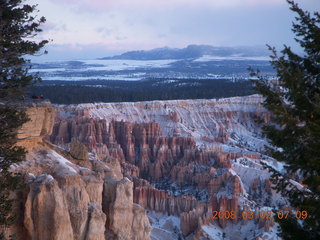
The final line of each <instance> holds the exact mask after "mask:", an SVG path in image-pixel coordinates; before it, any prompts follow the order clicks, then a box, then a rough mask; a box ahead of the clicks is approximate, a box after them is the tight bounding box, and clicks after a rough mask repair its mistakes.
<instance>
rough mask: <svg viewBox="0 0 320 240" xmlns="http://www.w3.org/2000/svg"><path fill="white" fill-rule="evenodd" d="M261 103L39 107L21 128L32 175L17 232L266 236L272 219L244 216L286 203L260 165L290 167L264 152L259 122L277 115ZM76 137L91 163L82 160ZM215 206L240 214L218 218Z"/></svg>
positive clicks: (33, 235)
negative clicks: (257, 119) (73, 146)
mask: <svg viewBox="0 0 320 240" xmlns="http://www.w3.org/2000/svg"><path fill="white" fill-rule="evenodd" d="M261 101H262V99H261V97H260V96H258V95H253V96H248V97H236V98H229V99H220V100H176V101H152V102H138V103H110V104H82V105H70V106H55V107H52V106H51V105H46V106H42V105H40V106H33V107H32V108H30V109H29V110H28V113H29V115H30V118H31V122H29V123H27V125H24V126H23V127H22V129H21V131H20V134H19V138H20V139H21V140H20V142H19V144H20V145H23V146H26V147H27V148H28V150H29V153H28V155H27V160H26V161H24V162H23V163H21V164H20V165H19V166H13V171H17V172H22V173H27V177H26V181H27V189H26V190H25V191H23V192H19V193H17V195H18V196H20V197H19V199H20V202H19V204H18V205H17V209H19V210H17V212H19V214H20V219H22V220H21V221H20V222H19V223H17V224H16V225H15V226H14V227H13V228H11V230H10V231H11V232H15V233H16V236H17V239H41V240H42V239H81V240H82V239H98V240H99V239H137V240H138V239H150V232H151V237H152V238H153V239H178V238H186V239H215V237H216V236H213V235H212V234H213V233H217V231H218V232H219V231H220V233H221V234H222V232H224V233H226V239H232V236H233V235H234V234H236V235H237V234H238V235H237V236H240V237H243V238H244V237H245V236H247V235H246V234H249V235H250V234H251V232H255V237H259V236H260V237H263V236H264V234H265V233H266V232H268V231H271V232H272V231H273V226H274V224H273V221H272V219H268V220H266V219H261V218H259V216H255V218H254V219H242V218H241V216H242V213H243V212H244V211H253V212H259V211H260V209H263V210H265V209H268V207H272V206H275V205H276V204H278V203H280V202H281V201H283V199H281V198H280V197H279V196H278V195H276V194H275V193H274V192H273V190H272V189H271V184H270V182H269V180H268V179H269V173H268V172H267V171H266V170H265V169H264V168H263V167H262V165H261V164H260V161H261V160H262V161H264V162H266V163H267V164H270V165H273V166H275V167H279V168H280V167H281V166H280V165H277V164H278V163H277V162H275V161H274V160H272V159H270V158H269V157H268V156H266V155H264V152H263V149H264V145H265V144H266V142H265V140H264V139H263V138H261V135H260V127H259V126H258V125H257V123H256V122H255V121H254V118H255V117H256V116H259V117H261V118H262V119H263V120H264V121H265V122H268V121H269V118H270V115H269V113H267V112H266V111H265V110H264V109H263V108H262V107H261ZM72 142H73V143H74V142H77V143H79V144H77V146H78V147H79V148H81V146H85V148H87V149H88V151H89V154H88V159H85V157H81V158H78V159H76V158H74V157H72V156H75V154H70V147H71V143H72ZM78 150H79V151H78ZM81 150H82V149H77V151H78V152H86V151H81ZM84 156H86V154H85V155H84ZM146 211H147V212H148V216H149V219H150V220H151V221H152V224H153V226H154V229H153V230H151V227H150V222H149V219H148V217H147V215H146ZM212 211H229V212H230V211H235V212H236V213H237V216H239V218H237V219H226V218H218V219H212V217H213V214H212ZM157 214H162V215H161V217H159V216H158V215H157ZM161 219H167V220H163V221H162V220H161ZM162 223H163V224H162ZM161 224H162V225H161ZM245 225H246V226H248V227H244V228H243V229H244V230H241V231H240V230H239V233H235V232H234V230H233V229H236V228H240V229H241V226H245ZM213 229H214V230H213ZM249 235H248V236H249ZM271 235H272V234H271Z"/></svg>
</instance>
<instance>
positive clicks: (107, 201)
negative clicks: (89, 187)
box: [103, 178, 151, 240]
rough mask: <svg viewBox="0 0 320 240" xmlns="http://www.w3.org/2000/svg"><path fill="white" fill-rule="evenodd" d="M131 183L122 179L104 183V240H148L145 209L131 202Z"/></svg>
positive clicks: (147, 222) (147, 223) (148, 227)
mask: <svg viewBox="0 0 320 240" xmlns="http://www.w3.org/2000/svg"><path fill="white" fill-rule="evenodd" d="M132 189H133V183H132V182H131V181H130V180H129V179H127V178H124V179H122V180H120V181H112V180H108V181H105V183H104V198H103V209H104V212H106V213H107V216H108V217H107V222H106V228H107V231H106V239H110V240H111V239H115V240H116V239H137V240H138V239H150V237H149V232H150V230H151V227H150V225H149V221H148V218H147V217H146V215H145V209H143V208H142V207H141V206H139V205H137V204H132V202H133V192H132Z"/></svg>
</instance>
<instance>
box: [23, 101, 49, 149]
mask: <svg viewBox="0 0 320 240" xmlns="http://www.w3.org/2000/svg"><path fill="white" fill-rule="evenodd" d="M26 114H27V115H28V117H29V119H30V120H29V121H28V122H26V123H25V124H23V126H22V127H21V128H20V129H19V130H18V135H17V138H18V140H19V141H18V143H17V145H21V146H24V147H25V148H26V149H27V150H32V149H33V148H34V147H36V146H37V144H38V143H39V142H41V141H42V137H44V136H46V135H50V134H51V133H52V128H53V125H54V119H55V108H54V107H53V106H52V105H51V104H50V103H46V102H42V103H41V102H39V103H37V104H36V103H34V104H32V105H30V107H28V108H27V109H26Z"/></svg>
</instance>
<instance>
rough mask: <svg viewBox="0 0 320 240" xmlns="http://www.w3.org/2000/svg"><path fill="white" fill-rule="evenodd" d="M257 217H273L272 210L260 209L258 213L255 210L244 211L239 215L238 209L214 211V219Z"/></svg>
mask: <svg viewBox="0 0 320 240" xmlns="http://www.w3.org/2000/svg"><path fill="white" fill-rule="evenodd" d="M255 217H257V218H261V219H271V218H272V211H259V214H257V215H256V214H255V212H254V211H242V213H241V214H239V215H238V214H237V212H236V211H228V210H226V211H212V219H254V218H255Z"/></svg>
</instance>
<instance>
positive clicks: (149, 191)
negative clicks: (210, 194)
mask: <svg viewBox="0 0 320 240" xmlns="http://www.w3.org/2000/svg"><path fill="white" fill-rule="evenodd" d="M134 182H135V185H136V186H135V190H134V202H135V203H137V204H139V205H141V206H142V207H144V208H145V209H149V210H151V211H156V212H162V213H166V214H169V215H176V216H179V215H180V214H181V213H183V212H189V211H191V210H192V209H194V208H195V207H196V206H197V200H196V198H195V197H193V196H188V195H187V196H184V195H182V196H180V197H174V196H172V194H171V195H169V194H168V193H166V192H165V191H161V190H158V189H156V188H154V187H152V186H151V185H150V184H149V183H148V182H147V181H141V180H139V179H136V180H135V181H134Z"/></svg>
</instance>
